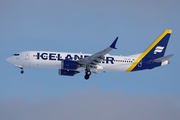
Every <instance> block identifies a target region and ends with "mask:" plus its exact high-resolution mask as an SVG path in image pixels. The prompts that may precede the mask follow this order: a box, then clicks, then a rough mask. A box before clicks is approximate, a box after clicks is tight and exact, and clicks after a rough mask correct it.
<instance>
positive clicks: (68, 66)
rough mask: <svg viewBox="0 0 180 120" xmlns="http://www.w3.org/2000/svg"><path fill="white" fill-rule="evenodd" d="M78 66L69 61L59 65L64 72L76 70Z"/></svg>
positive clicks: (74, 62)
mask: <svg viewBox="0 0 180 120" xmlns="http://www.w3.org/2000/svg"><path fill="white" fill-rule="evenodd" d="M79 66H80V65H79V64H78V63H77V62H76V61H71V60H68V59H67V60H63V61H62V63H61V68H62V69H64V70H76V69H77V68H79Z"/></svg>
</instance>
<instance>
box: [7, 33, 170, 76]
mask: <svg viewBox="0 0 180 120" xmlns="http://www.w3.org/2000/svg"><path fill="white" fill-rule="evenodd" d="M171 32H172V30H165V31H164V32H163V33H162V34H161V35H160V36H159V37H158V38H157V39H156V40H155V41H154V42H153V43H152V44H151V45H150V46H149V47H148V48H147V49H146V50H145V51H144V52H143V53H141V54H135V55H130V56H114V55H109V54H107V53H109V52H110V51H111V50H113V49H116V47H115V45H116V42H117V40H118V37H117V38H116V39H115V40H114V42H113V43H112V44H111V45H110V46H109V47H107V48H106V49H104V50H102V51H100V52H98V53H96V54H82V53H65V52H48V51H24V52H19V53H16V54H14V55H13V56H11V57H8V58H7V59H6V61H8V62H9V63H12V64H14V66H15V67H18V68H20V69H22V70H21V73H22V74H23V73H24V71H23V67H37V68H55V69H59V75H65V76H74V75H75V74H77V73H79V72H81V71H85V76H84V78H85V79H89V77H90V75H91V72H93V73H98V72H101V71H103V72H131V71H139V70H145V69H152V68H155V67H158V66H162V65H166V64H169V63H170V62H169V61H168V59H169V58H170V57H172V56H173V54H171V55H167V56H164V53H165V51H166V47H167V44H168V41H169V37H170V35H171Z"/></svg>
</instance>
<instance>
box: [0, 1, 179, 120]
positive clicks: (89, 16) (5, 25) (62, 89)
mask: <svg viewBox="0 0 180 120" xmlns="http://www.w3.org/2000/svg"><path fill="white" fill-rule="evenodd" d="M179 4H180V2H179V1H177V0H171V1H168V0H151V1H144V0H136V1H134V0H126V1H122V0H98V1H97V0H91V1H87V0H76V1H75V0H74V1H73V0H30V1H23V0H16V1H14V0H8V1H6V0H1V1H0V52H1V59H0V63H1V67H0V69H1V79H0V105H1V106H3V107H1V111H3V112H2V113H1V114H2V115H0V116H2V118H3V119H7V120H8V119H11V118H10V117H8V115H6V112H7V111H9V110H12V113H14V112H15V111H18V110H17V109H16V108H18V107H17V106H16V104H19V106H20V108H21V110H19V112H17V114H12V116H13V117H15V118H17V119H20V118H21V117H20V115H19V116H18V113H20V112H23V111H24V110H26V108H24V107H23V105H27V106H28V107H27V108H29V109H28V110H29V112H32V115H34V114H35V113H33V109H35V106H37V104H39V103H40V104H41V105H40V106H39V111H41V110H42V111H43V109H44V106H46V105H47V108H48V107H49V106H51V103H54V104H53V105H52V106H56V105H57V104H58V105H61V104H62V103H63V104H62V105H64V107H63V108H64V109H66V108H70V109H73V110H77V112H78V111H79V112H82V113H84V111H83V110H82V109H80V108H79V109H75V108H76V106H73V105H71V104H72V103H73V102H75V104H77V105H79V106H81V108H83V109H87V110H89V111H93V110H95V109H97V107H99V108H98V110H99V111H100V110H103V109H104V108H106V107H104V106H103V104H102V105H100V103H101V102H100V101H102V100H105V101H104V103H105V104H106V105H107V108H109V107H110V106H111V107H112V106H113V107H112V110H109V111H104V113H106V112H107V113H109V114H107V116H108V115H109V116H108V117H110V116H111V115H112V114H111V112H113V110H116V109H117V108H116V105H117V106H118V105H119V104H122V105H123V103H124V105H123V107H122V108H123V109H126V110H127V112H125V113H124V114H125V115H126V114H127V115H128V114H133V115H134V116H133V115H132V118H144V116H143V115H142V116H141V115H139V114H138V115H139V116H138V117H137V116H135V114H134V113H133V112H132V110H133V109H134V108H133V107H131V106H135V105H136V104H137V105H139V106H146V104H143V102H142V101H145V102H147V103H148V105H151V104H152V105H156V104H157V106H158V105H159V103H161V102H160V101H162V105H161V104H160V105H159V106H158V107H157V106H156V107H155V106H154V107H152V108H150V109H146V110H142V109H140V108H139V107H137V106H136V107H137V111H138V110H139V112H140V113H141V112H142V113H144V115H146V116H148V115H149V116H155V115H156V114H157V113H158V112H156V113H154V112H153V109H157V110H159V111H161V112H160V113H159V114H158V115H160V117H159V118H162V119H168V117H170V118H171V119H172V117H174V118H173V119H179V118H180V116H179V114H180V103H179V100H180V88H179V85H180V80H179V73H180V72H179V67H180V66H179V58H180V57H179V51H180V47H179V45H180V41H179V32H180V30H179V25H180V24H179V19H180V14H179V13H180V8H179ZM165 29H172V34H171V37H170V41H169V44H168V47H167V50H166V55H168V54H172V53H173V54H175V55H174V56H173V57H172V58H170V61H171V64H169V65H166V66H163V67H159V68H155V69H153V70H145V71H140V72H132V73H101V74H98V75H96V74H92V75H91V77H90V79H89V80H88V81H86V80H84V74H85V73H80V74H78V75H76V76H74V77H64V76H59V75H58V70H56V69H39V68H25V69H24V70H25V73H24V74H23V75H21V74H20V69H18V68H15V67H14V66H13V65H12V64H10V63H8V62H6V61H5V59H6V58H7V57H9V56H11V55H12V54H14V53H17V52H21V51H28V50H42V51H57V52H76V53H79V52H83V53H92V54H93V53H96V52H98V51H100V50H102V49H104V48H106V47H107V46H109V45H110V44H111V43H112V42H113V40H114V39H115V38H116V37H117V36H118V37H119V40H118V43H117V45H116V47H117V48H118V49H117V50H113V51H111V52H110V53H109V54H111V55H131V54H136V53H141V52H143V51H144V50H145V49H146V48H147V47H148V46H149V45H150V44H151V43H152V42H153V41H154V40H155V39H156V38H157V37H158V36H159V35H160V34H161V33H162V32H163V31H164V30H165ZM117 95H118V96H117ZM75 96H77V97H75ZM83 96H85V98H84V97H83ZM101 96H102V97H101ZM69 98H71V100H72V103H71V102H69V101H68V100H69ZM86 98H89V99H86ZM111 98H112V99H111ZM83 100H85V101H87V103H89V105H92V106H91V107H90V106H89V107H88V108H86V107H85V106H86V103H85V102H84V101H83ZM118 100H120V101H121V100H122V101H121V102H122V103H119V102H118ZM133 100H135V101H136V102H134V101H133ZM163 100H164V101H165V102H164V101H163ZM76 101H81V102H78V103H77V102H76ZM95 101H96V102H95ZM55 103H57V104H56V105H55ZM70 103H71V104H70ZM94 103H96V104H97V105H94ZM113 103H114V105H112V104H113ZM153 103H155V104H153ZM7 104H12V106H14V109H12V106H8V105H7ZM31 104H33V105H32V106H34V108H33V107H30V106H31ZM129 104H131V106H128V105H129ZM66 105H67V106H66ZM68 105H69V106H68ZM70 105H71V106H70ZM93 105H94V107H93ZM108 105H109V106H108ZM125 105H127V106H125ZM119 106H121V105H119ZM136 107H135V108H136ZM146 107H147V108H149V107H148V106H146ZM146 107H145V108H146ZM50 109H52V111H53V107H50ZM56 110H59V111H61V108H57V109H56ZM118 110H119V108H118ZM163 110H167V111H168V110H171V111H173V112H174V114H173V113H171V112H169V111H168V112H167V111H165V112H164V111H163ZM166 112H167V114H165V113H166ZM43 113H44V114H45V115H46V116H47V118H51V116H52V115H54V114H52V113H51V112H50V113H49V114H47V113H46V111H44V112H43ZM67 113H68V111H67V112H65V113H64V115H66V114H67ZM100 113H101V112H100ZM148 113H151V114H148ZM92 114H93V115H94V114H95V113H92ZM101 114H103V112H102V113H101ZM113 114H115V113H113ZM164 114H165V116H164ZM16 115H17V116H16ZM48 115H49V116H48ZM71 115H72V116H73V113H71V114H70V116H71ZM116 115H117V116H116ZM161 115H162V116H163V117H162V116H161ZM27 116H28V115H26V114H24V116H23V117H22V119H23V118H26V117H27ZM35 116H36V115H35ZM40 116H41V114H39V116H38V115H37V116H36V118H38V119H43V117H40ZM54 116H55V118H54V119H60V118H61V117H60V116H59V115H58V114H55V115H54ZM80 116H81V115H79V114H78V115H77V116H76V117H74V118H76V119H80V118H81V117H80ZM86 116H88V115H86ZM114 116H115V117H114V119H118V118H121V117H122V116H121V115H119V113H117V114H115V115H114ZM171 116H172V117H171ZM66 117H67V116H64V118H66ZM108 117H106V115H105V116H104V117H102V118H101V117H100V118H101V119H108ZM67 118H68V117H67ZM125 118H126V117H125ZM29 119H30V118H29ZM69 119H70V118H69ZM93 119H98V117H97V118H93ZM129 119H131V118H129ZM149 119H151V118H149ZM152 119H158V118H156V117H154V118H152Z"/></svg>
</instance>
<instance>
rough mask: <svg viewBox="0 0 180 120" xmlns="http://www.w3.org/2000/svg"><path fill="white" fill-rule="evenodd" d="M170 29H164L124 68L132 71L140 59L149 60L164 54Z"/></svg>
mask: <svg viewBox="0 0 180 120" xmlns="http://www.w3.org/2000/svg"><path fill="white" fill-rule="evenodd" d="M171 32H172V30H165V31H164V32H163V33H162V34H161V35H160V36H159V37H158V38H157V39H156V40H155V41H154V42H153V43H152V44H151V45H150V46H149V47H148V48H147V49H146V50H145V51H144V52H143V53H142V54H141V55H140V56H139V57H138V58H137V59H136V60H135V62H134V63H133V64H132V65H131V66H130V67H129V68H128V69H127V70H126V72H130V71H132V70H133V69H134V68H135V67H136V66H137V64H138V63H139V62H140V61H148V60H149V61H150V60H153V59H157V58H160V57H163V56H164V53H165V51H166V47H167V44H168V41H169V38H170V35H171Z"/></svg>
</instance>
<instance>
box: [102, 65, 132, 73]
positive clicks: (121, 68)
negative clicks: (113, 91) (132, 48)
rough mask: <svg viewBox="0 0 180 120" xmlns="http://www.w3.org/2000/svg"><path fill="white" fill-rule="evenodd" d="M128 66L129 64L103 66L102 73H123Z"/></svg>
mask: <svg viewBox="0 0 180 120" xmlns="http://www.w3.org/2000/svg"><path fill="white" fill-rule="evenodd" d="M130 66H131V64H124V65H113V66H103V70H102V71H105V72H125V71H126V70H127V69H128V68H129V67H130Z"/></svg>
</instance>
